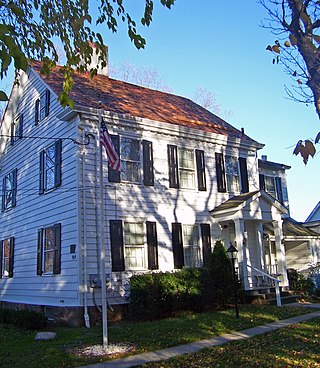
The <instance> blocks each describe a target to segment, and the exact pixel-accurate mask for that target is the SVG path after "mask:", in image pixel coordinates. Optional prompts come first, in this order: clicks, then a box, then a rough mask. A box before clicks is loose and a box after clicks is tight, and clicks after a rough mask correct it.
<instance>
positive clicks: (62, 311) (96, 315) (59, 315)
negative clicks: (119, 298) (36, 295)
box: [0, 302, 128, 327]
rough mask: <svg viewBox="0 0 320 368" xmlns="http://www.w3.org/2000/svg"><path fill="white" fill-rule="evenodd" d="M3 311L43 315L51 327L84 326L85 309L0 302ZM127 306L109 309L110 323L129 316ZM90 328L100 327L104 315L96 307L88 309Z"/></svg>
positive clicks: (116, 306) (115, 306)
mask: <svg viewBox="0 0 320 368" xmlns="http://www.w3.org/2000/svg"><path fill="white" fill-rule="evenodd" d="M0 308H1V309H15V310H29V311H34V312H37V313H41V314H43V315H44V316H45V317H46V319H47V321H48V324H49V325H55V326H69V327H81V326H84V325H85V323H84V308H83V307H55V306H45V305H32V304H22V303H11V302H0ZM127 308H128V306H127V304H119V305H113V306H112V309H113V310H111V309H110V308H108V311H107V313H108V315H107V319H108V323H116V322H119V321H121V320H123V319H125V317H126V316H127V314H128V312H127ZM88 314H89V320H90V326H96V325H100V324H101V322H102V313H101V312H100V311H99V310H98V309H97V308H96V307H88Z"/></svg>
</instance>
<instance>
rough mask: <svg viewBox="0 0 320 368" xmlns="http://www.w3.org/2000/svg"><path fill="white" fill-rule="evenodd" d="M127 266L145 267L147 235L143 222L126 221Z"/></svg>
mask: <svg viewBox="0 0 320 368" xmlns="http://www.w3.org/2000/svg"><path fill="white" fill-rule="evenodd" d="M124 243H125V262H126V268H138V269H144V268H145V235H144V224H143V223H142V222H141V223H140V222H137V223H135V222H125V223H124Z"/></svg>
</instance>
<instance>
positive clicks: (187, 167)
mask: <svg viewBox="0 0 320 368" xmlns="http://www.w3.org/2000/svg"><path fill="white" fill-rule="evenodd" d="M168 166H169V187H170V188H191V189H192V188H196V179H197V184H198V190H201V191H204V190H206V177H205V162H204V151H201V150H191V149H186V148H178V147H177V146H173V145H168Z"/></svg>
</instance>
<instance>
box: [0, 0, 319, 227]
mask: <svg viewBox="0 0 320 368" xmlns="http://www.w3.org/2000/svg"><path fill="white" fill-rule="evenodd" d="M158 2H159V1H157V3H156V4H155V5H156V6H155V12H154V17H153V22H152V24H151V26H150V27H149V28H143V27H142V26H141V28H140V31H141V32H142V34H143V36H145V38H146V39H147V46H146V48H145V49H144V50H137V49H135V47H134V45H133V44H132V43H131V42H130V40H129V38H128V36H127V32H126V28H125V26H124V25H120V29H119V31H118V32H117V33H116V34H112V33H111V32H110V31H109V30H108V29H105V28H104V29H103V28H102V27H100V28H99V31H100V32H101V33H102V34H103V37H104V41H105V43H106V44H107V45H108V47H109V63H110V64H111V65H112V66H119V65H120V64H122V63H125V62H126V63H131V64H135V65H145V66H148V67H150V68H155V69H156V70H157V71H158V73H159V75H160V76H161V78H162V79H163V81H164V82H165V84H167V85H169V86H170V87H171V88H172V89H173V93H175V94H177V95H181V96H185V97H189V98H192V97H193V95H194V93H195V91H196V89H197V88H199V87H204V88H206V89H207V90H209V91H211V92H213V93H214V94H215V96H216V99H217V101H218V103H219V104H220V107H221V110H222V111H231V112H232V116H230V117H228V119H227V120H228V122H229V123H231V124H232V125H234V126H235V127H236V128H238V129H240V128H242V127H244V129H245V132H246V134H248V135H249V136H251V137H252V138H253V139H255V140H257V141H259V142H261V143H264V144H265V148H264V149H263V150H261V151H259V152H258V154H259V157H261V155H267V156H268V160H270V161H275V162H279V163H284V164H287V165H289V166H291V169H290V170H288V187H289V200H290V209H291V216H292V217H293V218H294V219H296V220H298V221H304V220H305V219H306V218H307V216H308V215H309V214H310V212H311V211H312V209H313V208H314V207H315V205H316V204H317V203H318V201H319V200H320V198H319V196H318V188H317V187H318V181H319V179H320V171H319V166H320V155H319V156H316V157H315V158H314V159H311V160H310V161H309V163H308V165H307V166H305V165H304V164H303V163H302V160H301V158H300V157H296V156H293V155H292V152H293V149H294V146H295V144H296V143H297V141H298V140H299V139H308V138H314V137H315V136H316V134H317V132H318V131H319V130H320V125H319V120H318V118H317V115H316V113H315V109H314V107H313V106H308V107H307V106H306V105H304V104H299V103H296V102H293V101H290V100H288V98H287V96H286V93H285V90H284V85H287V86H290V85H291V84H292V81H291V80H290V78H289V77H288V76H287V75H286V74H285V72H284V71H283V68H282V66H280V65H273V64H272V57H271V54H270V53H269V52H267V51H266V46H267V45H268V44H271V43H273V42H274V40H275V38H276V36H274V35H272V34H271V33H270V31H269V30H267V29H263V28H262V27H261V21H262V20H263V19H265V18H266V16H267V15H266V12H265V10H264V9H263V8H262V6H261V5H259V4H258V3H257V2H256V1H255V0H242V1H239V0H198V1H195V0H193V1H192V0H176V4H175V5H174V6H173V8H172V10H167V9H166V8H164V7H162V6H161V5H160V4H158ZM128 3H129V6H131V8H128V9H129V12H130V14H133V15H136V16H138V18H137V19H139V17H140V16H141V14H142V11H143V8H142V5H143V1H142V0H135V2H131V4H130V2H128ZM2 83H3V84H5V83H6V82H5V81H2V82H1V84H2ZM4 87H5V86H4ZM318 147H319V152H320V145H318Z"/></svg>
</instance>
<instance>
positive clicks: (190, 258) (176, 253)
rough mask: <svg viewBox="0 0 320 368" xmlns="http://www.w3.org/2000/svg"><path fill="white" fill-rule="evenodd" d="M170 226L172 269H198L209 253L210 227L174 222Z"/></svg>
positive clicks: (207, 225)
mask: <svg viewBox="0 0 320 368" xmlns="http://www.w3.org/2000/svg"><path fill="white" fill-rule="evenodd" d="M171 226H172V252H173V263H174V268H178V269H179V268H182V267H184V266H186V267H200V266H201V265H202V262H204V263H206V262H207V260H208V257H209V255H210V253H211V236H210V225H209V224H200V226H199V225H198V224H193V225H182V224H181V223H179V222H175V223H172V224H171ZM200 230H201V245H202V254H201V245H200Z"/></svg>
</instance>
